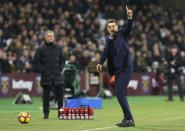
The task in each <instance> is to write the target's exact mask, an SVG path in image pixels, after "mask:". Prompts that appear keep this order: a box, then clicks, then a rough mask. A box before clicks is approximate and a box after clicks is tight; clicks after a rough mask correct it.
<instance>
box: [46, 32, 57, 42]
mask: <svg viewBox="0 0 185 131" xmlns="http://www.w3.org/2000/svg"><path fill="white" fill-rule="evenodd" d="M45 40H46V42H48V43H52V42H54V40H55V36H54V33H53V32H48V33H47V34H46V35H45Z"/></svg>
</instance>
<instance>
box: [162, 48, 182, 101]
mask: <svg viewBox="0 0 185 131" xmlns="http://www.w3.org/2000/svg"><path fill="white" fill-rule="evenodd" d="M169 53H170V54H168V55H167V57H166V61H165V63H164V64H165V65H166V67H167V68H166V69H167V71H166V77H167V86H168V101H173V97H172V95H173V89H172V87H173V83H174V82H175V83H176V84H177V86H178V93H179V96H180V100H181V101H184V91H183V88H182V85H181V72H182V69H181V67H182V66H183V63H182V62H183V60H182V59H181V57H180V54H179V52H178V47H177V45H173V46H172V47H171V49H170V52H169Z"/></svg>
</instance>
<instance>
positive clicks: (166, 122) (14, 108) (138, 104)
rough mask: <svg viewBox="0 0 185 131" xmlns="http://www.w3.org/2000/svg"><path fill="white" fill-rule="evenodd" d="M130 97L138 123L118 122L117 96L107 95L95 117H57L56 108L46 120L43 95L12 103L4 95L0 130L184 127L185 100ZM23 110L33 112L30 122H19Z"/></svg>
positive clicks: (168, 130)
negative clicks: (122, 125) (124, 124)
mask: <svg viewBox="0 0 185 131" xmlns="http://www.w3.org/2000/svg"><path fill="white" fill-rule="evenodd" d="M128 100H129V103H130V106H131V109H132V112H133V115H134V118H135V123H136V127H131V128H118V127H116V126H115V124H116V123H117V122H119V121H121V119H122V118H123V116H122V113H121V109H120V107H119V105H118V102H117V99H116V98H113V99H104V100H103V109H101V110H95V118H94V120H58V119H57V117H56V116H57V111H56V110H51V111H50V116H49V119H48V120H43V119H42V110H41V109H40V108H41V106H42V100H41V98H40V97H34V98H33V104H31V105H13V104H12V101H13V98H1V99H0V131H127V130H128V131H185V102H181V101H180V100H179V98H178V97H175V101H173V102H167V101H165V100H166V96H130V97H128ZM21 111H27V112H29V113H30V114H31V118H32V119H31V122H30V123H29V124H20V123H19V122H18V120H17V116H18V114H19V113H20V112H21Z"/></svg>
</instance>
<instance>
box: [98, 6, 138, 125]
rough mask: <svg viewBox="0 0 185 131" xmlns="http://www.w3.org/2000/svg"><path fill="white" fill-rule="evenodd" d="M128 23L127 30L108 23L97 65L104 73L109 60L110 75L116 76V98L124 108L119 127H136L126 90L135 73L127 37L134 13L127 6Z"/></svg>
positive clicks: (113, 21)
mask: <svg viewBox="0 0 185 131" xmlns="http://www.w3.org/2000/svg"><path fill="white" fill-rule="evenodd" d="M126 11H127V17H128V23H127V25H126V27H125V28H121V29H118V25H117V23H116V21H115V20H113V19H111V20H108V21H107V24H106V29H107V33H108V36H106V45H105V48H104V51H103V54H102V57H101V58H100V61H99V64H98V65H97V67H96V68H97V71H98V72H100V71H102V65H103V63H104V61H105V60H106V58H108V68H109V73H110V75H115V76H116V96H117V98H118V102H119V104H120V106H121V108H122V111H123V114H124V119H123V120H122V122H121V123H118V124H116V125H117V126H118V127H129V126H135V124H134V120H133V117H132V114H131V111H130V108H129V104H128V101H127V98H126V90H127V86H128V83H129V81H130V79H131V75H132V72H133V64H132V61H131V54H130V52H129V45H128V40H127V37H128V35H129V33H130V31H131V29H132V23H133V21H132V17H133V11H132V10H130V9H128V8H127V6H126Z"/></svg>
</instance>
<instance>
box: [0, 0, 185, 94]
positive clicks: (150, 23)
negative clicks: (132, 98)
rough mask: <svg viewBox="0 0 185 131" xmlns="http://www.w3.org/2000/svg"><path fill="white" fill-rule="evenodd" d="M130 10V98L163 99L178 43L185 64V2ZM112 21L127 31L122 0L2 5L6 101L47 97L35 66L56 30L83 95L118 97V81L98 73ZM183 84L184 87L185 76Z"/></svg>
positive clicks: (154, 1) (1, 88)
mask: <svg viewBox="0 0 185 131" xmlns="http://www.w3.org/2000/svg"><path fill="white" fill-rule="evenodd" d="M128 5H129V8H131V9H133V10H134V21H135V22H134V27H133V31H132V33H131V35H130V37H129V45H130V51H131V53H132V59H133V62H134V74H133V78H132V80H131V82H130V84H129V87H128V93H129V94H130V95H163V94H165V93H166V83H165V81H166V80H165V75H164V73H163V72H165V68H164V67H163V66H162V63H163V59H164V57H165V55H166V54H168V51H169V48H170V46H171V45H172V44H177V46H178V48H179V49H180V50H179V53H180V54H181V57H182V60H183V61H184V63H185V15H184V10H185V8H184V5H185V1H183V0H130V1H128ZM109 18H114V19H117V20H118V23H119V26H124V24H125V23H126V11H125V8H124V5H122V4H121V0H42V1H37V0H19V1H17V0H1V3H0V73H1V74H0V97H7V96H15V95H17V93H19V92H26V93H29V94H30V95H31V96H41V92H42V88H41V87H40V84H39V82H40V76H39V74H34V73H33V72H32V61H33V57H34V55H35V51H36V50H37V48H38V47H39V46H41V45H42V44H43V43H44V41H43V33H44V31H45V30H47V29H51V30H54V32H55V35H56V43H58V44H59V45H61V46H63V51H64V53H65V56H66V58H67V60H68V61H70V62H71V63H72V64H73V65H75V67H76V69H75V70H76V71H77V72H76V73H77V75H79V76H80V80H79V81H78V82H79V85H80V86H79V87H80V90H81V91H83V92H85V94H86V95H87V96H101V97H105V98H106V97H109V96H111V95H114V78H111V77H110V76H109V75H108V71H107V69H106V66H105V68H104V72H103V73H101V74H97V72H96V64H97V63H98V60H99V58H100V55H101V54H102V51H103V49H104V45H105V38H104V35H105V33H104V30H105V23H106V20H107V19H109ZM105 64H106V63H105ZM181 80H182V84H183V86H184V85H185V84H184V81H185V77H184V75H182V77H181ZM174 90H176V87H175V86H174ZM106 91H108V92H106ZM109 91H110V92H109Z"/></svg>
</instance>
